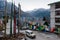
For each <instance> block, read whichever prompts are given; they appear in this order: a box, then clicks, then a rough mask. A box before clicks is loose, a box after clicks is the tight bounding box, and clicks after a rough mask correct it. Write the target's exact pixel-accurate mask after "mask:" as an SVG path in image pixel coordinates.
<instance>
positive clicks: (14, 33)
mask: <svg viewBox="0 0 60 40" xmlns="http://www.w3.org/2000/svg"><path fill="white" fill-rule="evenodd" d="M13 32H14V36H15V34H16V10H15V2H14V31H13Z"/></svg>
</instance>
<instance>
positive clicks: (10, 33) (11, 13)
mask: <svg viewBox="0 0 60 40" xmlns="http://www.w3.org/2000/svg"><path fill="white" fill-rule="evenodd" d="M12 14H13V0H12V5H11V15H10V19H11V20H10V36H12Z"/></svg>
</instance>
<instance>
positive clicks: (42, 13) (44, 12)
mask: <svg viewBox="0 0 60 40" xmlns="http://www.w3.org/2000/svg"><path fill="white" fill-rule="evenodd" d="M27 13H30V14H31V15H32V16H33V17H38V18H43V17H45V18H46V19H50V10H49V9H43V8H40V9H34V10H32V11H27Z"/></svg>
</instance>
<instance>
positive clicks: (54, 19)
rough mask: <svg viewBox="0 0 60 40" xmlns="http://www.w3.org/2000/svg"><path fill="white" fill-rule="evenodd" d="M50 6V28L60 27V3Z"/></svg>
mask: <svg viewBox="0 0 60 40" xmlns="http://www.w3.org/2000/svg"><path fill="white" fill-rule="evenodd" d="M49 5H50V10H51V13H50V26H51V27H60V1H59V2H54V3H51V4H49Z"/></svg>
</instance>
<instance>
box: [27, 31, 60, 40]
mask: <svg viewBox="0 0 60 40" xmlns="http://www.w3.org/2000/svg"><path fill="white" fill-rule="evenodd" d="M33 32H34V33H35V34H36V38H35V39H31V38H29V37H26V38H27V40H60V38H59V37H58V36H57V35H56V34H53V33H42V32H38V31H33Z"/></svg>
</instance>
